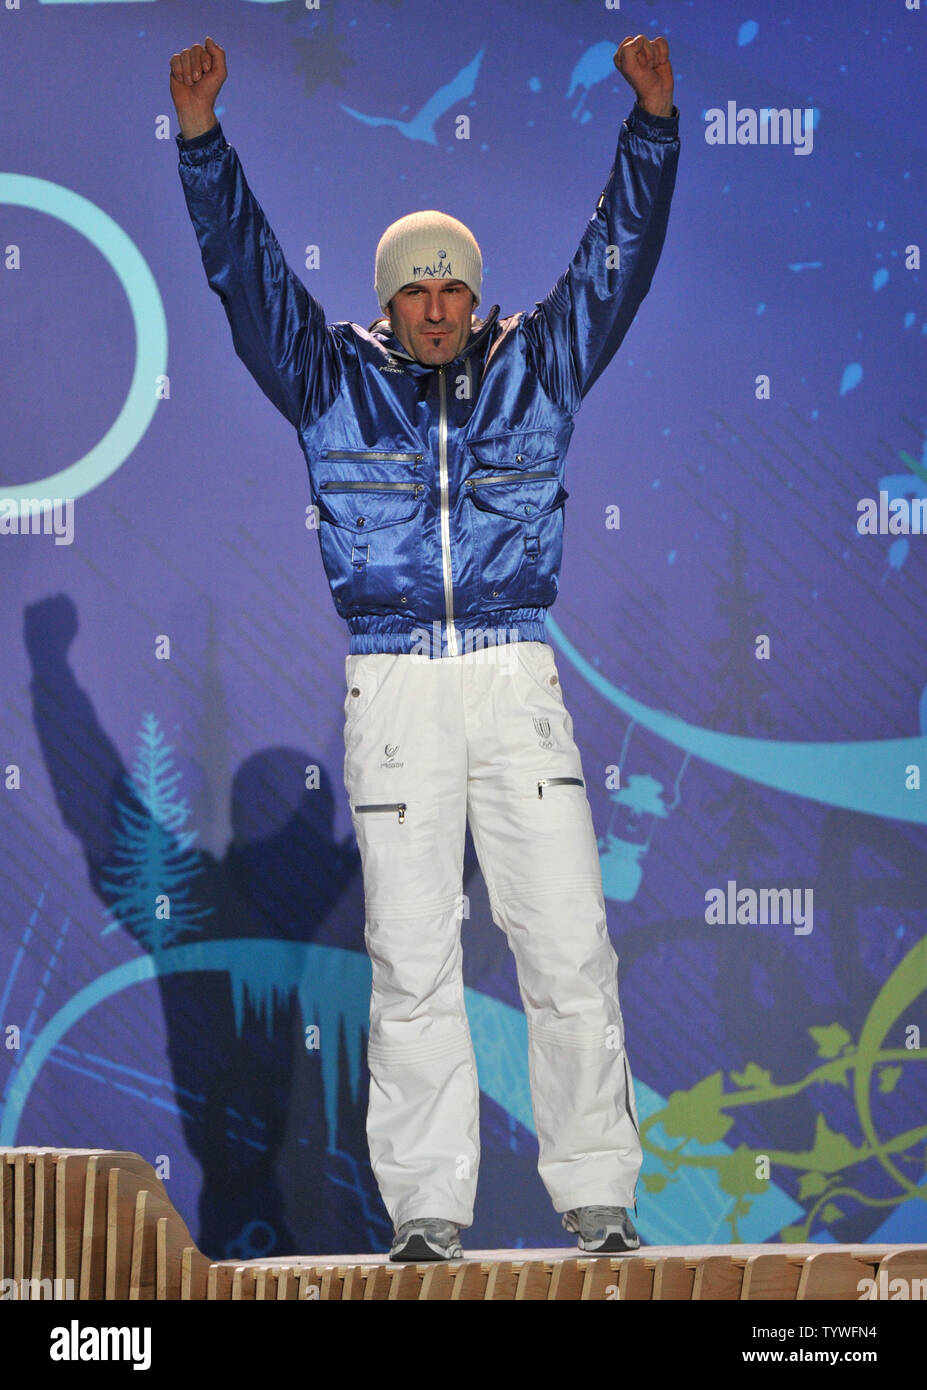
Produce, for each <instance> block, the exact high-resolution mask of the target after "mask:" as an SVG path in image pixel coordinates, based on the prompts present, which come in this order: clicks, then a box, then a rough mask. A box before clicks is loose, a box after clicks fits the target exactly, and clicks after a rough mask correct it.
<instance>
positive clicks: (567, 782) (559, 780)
mask: <svg viewBox="0 0 927 1390" xmlns="http://www.w3.org/2000/svg"><path fill="white" fill-rule="evenodd" d="M585 785H586V784H585V782H584V781H583V779H582V778H581V777H542V778H541V779H540V781H539V782H538V796H539V797H541V798H543V796H544V788H545V787H560V786H568V787H584V786H585Z"/></svg>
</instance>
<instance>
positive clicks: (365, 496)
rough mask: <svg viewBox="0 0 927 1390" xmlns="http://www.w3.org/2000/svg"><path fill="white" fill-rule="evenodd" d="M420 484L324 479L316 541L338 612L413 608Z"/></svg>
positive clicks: (418, 554)
mask: <svg viewBox="0 0 927 1390" xmlns="http://www.w3.org/2000/svg"><path fill="white" fill-rule="evenodd" d="M424 493H425V487H424V484H423V483H419V482H411V481H400V480H396V481H392V480H390V481H388V482H386V481H376V480H374V479H367V478H358V479H343V480H337V481H336V480H333V479H329V480H327V481H326V482H323V483H321V484H320V485H319V488H318V504H319V540H320V543H321V546H322V560H323V563H324V565H325V572H326V574H327V575H328V580H329V584H330V585H331V590H332V596H333V598H334V600H335V605H336V607H337V609H338V612H339V613H341V615H342V616H343V617H346V618H347V617H351V616H352V615H353V614H355V613H368V612H371V611H380V612H384V611H389V612H397V613H402V612H407V611H411V610H412V605H413V602H414V586H415V583H416V579H417V576H418V575H419V573H420V570H421V565H422V519H421V511H422V502H423V497H424Z"/></svg>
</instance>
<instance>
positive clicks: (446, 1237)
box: [389, 1216, 463, 1264]
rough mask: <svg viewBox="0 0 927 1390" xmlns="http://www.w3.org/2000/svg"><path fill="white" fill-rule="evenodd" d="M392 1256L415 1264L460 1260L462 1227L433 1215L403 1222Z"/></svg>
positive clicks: (461, 1253)
mask: <svg viewBox="0 0 927 1390" xmlns="http://www.w3.org/2000/svg"><path fill="white" fill-rule="evenodd" d="M389 1257H390V1259H391V1260H396V1261H400V1260H407V1261H410V1262H412V1263H415V1264H418V1262H419V1261H420V1260H461V1259H463V1250H462V1248H461V1245H460V1227H459V1226H455V1225H454V1223H453V1221H443V1220H442V1219H441V1218H440V1217H434V1216H426V1217H422V1218H419V1219H418V1220H417V1221H404V1222H403V1223H402V1225H401V1226H400V1227H399V1229H398V1230H397V1232H396V1236H395V1239H394V1240H393V1243H392V1245H391V1246H390V1250H389Z"/></svg>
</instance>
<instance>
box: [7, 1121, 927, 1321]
mask: <svg viewBox="0 0 927 1390" xmlns="http://www.w3.org/2000/svg"><path fill="white" fill-rule="evenodd" d="M865 1279H869V1280H874V1281H875V1285H874V1286H872V1287H874V1288H875V1289H877V1290H879V1291H880V1292H879V1296H880V1297H882V1298H893V1297H905V1296H907V1297H909V1298H917V1297H920V1298H922V1299H927V1247H925V1246H915V1245H853V1246H850V1245H846V1246H841V1245H823V1246H821V1245H711V1246H646V1247H644V1248H643V1249H641V1250H639V1251H636V1252H635V1253H634V1254H631V1255H623V1256H621V1257H615V1256H606V1257H602V1256H599V1257H596V1256H589V1255H584V1256H576V1255H575V1254H573V1253H572V1252H570V1251H567V1250H485V1251H472V1252H468V1253H467V1256H466V1258H464V1259H462V1260H454V1261H451V1262H448V1263H444V1262H439V1263H436V1264H418V1265H394V1264H390V1263H389V1260H388V1258H387V1256H386V1255H314V1256H309V1255H307V1256H293V1257H291V1258H278V1259H264V1260H248V1261H245V1262H240V1261H236V1260H222V1261H213V1260H210V1259H209V1258H208V1256H206V1255H203V1254H201V1252H200V1251H199V1250H197V1248H196V1246H195V1245H194V1243H193V1240H192V1239H191V1236H190V1232H189V1231H188V1230H187V1227H186V1226H185V1225H184V1222H183V1221H182V1219H181V1218H180V1216H179V1215H178V1213H177V1212H176V1211H175V1210H174V1207H173V1205H172V1204H171V1200H170V1198H169V1197H168V1195H167V1192H166V1190H165V1188H164V1185H163V1183H162V1182H161V1181H160V1179H159V1178H158V1177H157V1176H156V1175H155V1171H154V1169H153V1168H152V1166H151V1165H150V1164H149V1163H146V1162H145V1160H144V1159H142V1158H140V1157H139V1155H138V1154H135V1153H117V1152H111V1151H108V1150H105V1149H31V1148H18V1149H0V1281H2V1282H0V1297H2V1298H6V1299H13V1298H30V1299H38V1298H60V1299H68V1298H73V1299H89V1300H107V1299H119V1300H122V1299H142V1300H144V1299H160V1300H206V1299H285V1300H290V1299H292V1300H299V1299H307V1300H308V1299H326V1300H327V1299H335V1300H341V1301H344V1300H366V1299H375V1300H385V1301H387V1300H390V1299H398V1300H402V1301H407V1300H413V1299H416V1300H441V1301H453V1300H456V1299H462V1300H498V1299H503V1300H506V1299H507V1300H519V1299H523V1300H573V1301H578V1300H584V1299H585V1300H594V1301H602V1300H606V1299H622V1300H630V1301H646V1302H650V1301H654V1300H663V1301H667V1300H669V1301H680V1300H684V1301H687V1302H688V1301H695V1300H712V1301H729V1302H737V1301H742V1300H756V1301H769V1300H777V1301H782V1300H786V1301H790V1302H791V1301H795V1300H846V1301H850V1302H856V1301H858V1300H860V1299H861V1297H862V1294H861V1291H860V1287H861V1281H862V1280H865ZM914 1280H919V1281H923V1282H921V1283H920V1284H918V1285H914V1284H913V1281H914ZM862 1287H863V1288H864V1289H865V1288H867V1287H869V1286H866V1285H863V1286H862ZM905 1288H908V1289H909V1290H912V1291H910V1292H908V1293H907V1295H905V1294H904V1292H903V1290H904V1289H905ZM899 1291H901V1292H899Z"/></svg>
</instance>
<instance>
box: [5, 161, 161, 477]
mask: <svg viewBox="0 0 927 1390" xmlns="http://www.w3.org/2000/svg"><path fill="white" fill-rule="evenodd" d="M0 203H8V204H13V205H15V206H17V207H26V208H32V209H34V210H35V211H36V212H44V213H47V214H48V216H49V217H56V218H57V219H58V221H59V222H64V223H65V224H66V225H67V226H68V227H71V228H72V229H73V230H74V231H75V232H79V233H80V234H81V236H83V237H86V239H87V240H88V241H89V242H90V243H91V245H93V246H95V247H96V249H97V250H98V251H99V252H100V255H101V256H103V258H104V259H105V260H106V261H108V262H109V264H110V266H112V269H113V271H114V272H115V274H116V276H117V278H118V280H119V283H120V284H121V285H122V288H123V290H124V291H125V294H126V298H127V299H128V301H129V308H130V310H131V311H132V321H133V324H134V325H135V370H134V372H133V373H132V382H131V385H130V386H129V391H128V395H127V396H126V398H125V401H124V402H123V405H122V409H121V410H120V412H119V414H118V415H117V417H116V419H115V420H114V421H113V423H112V425H111V426H110V427H109V429H108V430H107V431H106V434H104V436H103V438H102V439H100V440H99V441H98V443H96V444H95V445H94V446H93V448H92V449H90V450H89V451H88V452H87V453H86V454H84V456H83V458H80V459H78V460H77V462H76V463H72V464H70V465H69V466H68V467H67V468H62V469H61V470H60V472H58V473H51V474H49V476H48V477H47V478H39V479H36V480H34V481H32V482H25V483H16V484H13V485H12V486H6V485H4V484H0V493H2V495H3V497H4V498H11V499H13V500H15V501H17V502H18V501H22V500H23V499H25V498H32V497H35V498H38V497H42V496H44V497H49V496H55V497H60V498H64V497H70V498H77V497H83V496H84V495H85V494H86V493H88V492H92V491H93V489H94V488H96V487H99V486H100V484H101V483H103V482H105V481H106V479H107V478H109V477H111V476H112V474H113V473H115V472H116V470H117V468H120V467H121V466H122V464H123V463H125V461H126V459H127V458H128V457H129V455H130V454H131V453H132V450H133V449H134V448H135V446H136V445H137V444H138V442H139V440H140V439H141V438H142V437H143V435H144V434H145V431H146V430H147V428H148V426H149V425H150V423H151V419H152V416H153V415H154V413H155V408H156V406H157V404H158V401H157V398H156V396H155V379H156V377H159V376H162V375H163V374H164V370H165V368H166V366H167V320H166V318H165V316H164V305H163V304H162V302H161V295H160V292H159V290H158V285H157V282H156V280H155V278H154V276H153V275H152V273H151V270H150V269H149V266H148V263H147V261H146V260H145V258H144V256H143V255H142V254H141V252H140V251H139V249H138V247H137V246H136V245H135V243H134V242H133V241H132V239H131V238H130V237H129V236H128V235H127V234H126V233H125V232H124V231H123V229H122V228H121V227H120V226H119V224H118V222H114V221H113V219H112V218H111V217H110V216H109V214H108V213H105V212H104V211H103V209H102V208H99V207H97V205H96V203H92V202H91V201H90V200H89V198H84V197H82V196H81V194H79V193H74V192H73V191H72V190H71V189H70V188H64V187H62V185H61V184H58V183H51V182H50V181H49V180H48V179H37V178H33V177H32V176H31V175H28V174H4V173H0Z"/></svg>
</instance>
